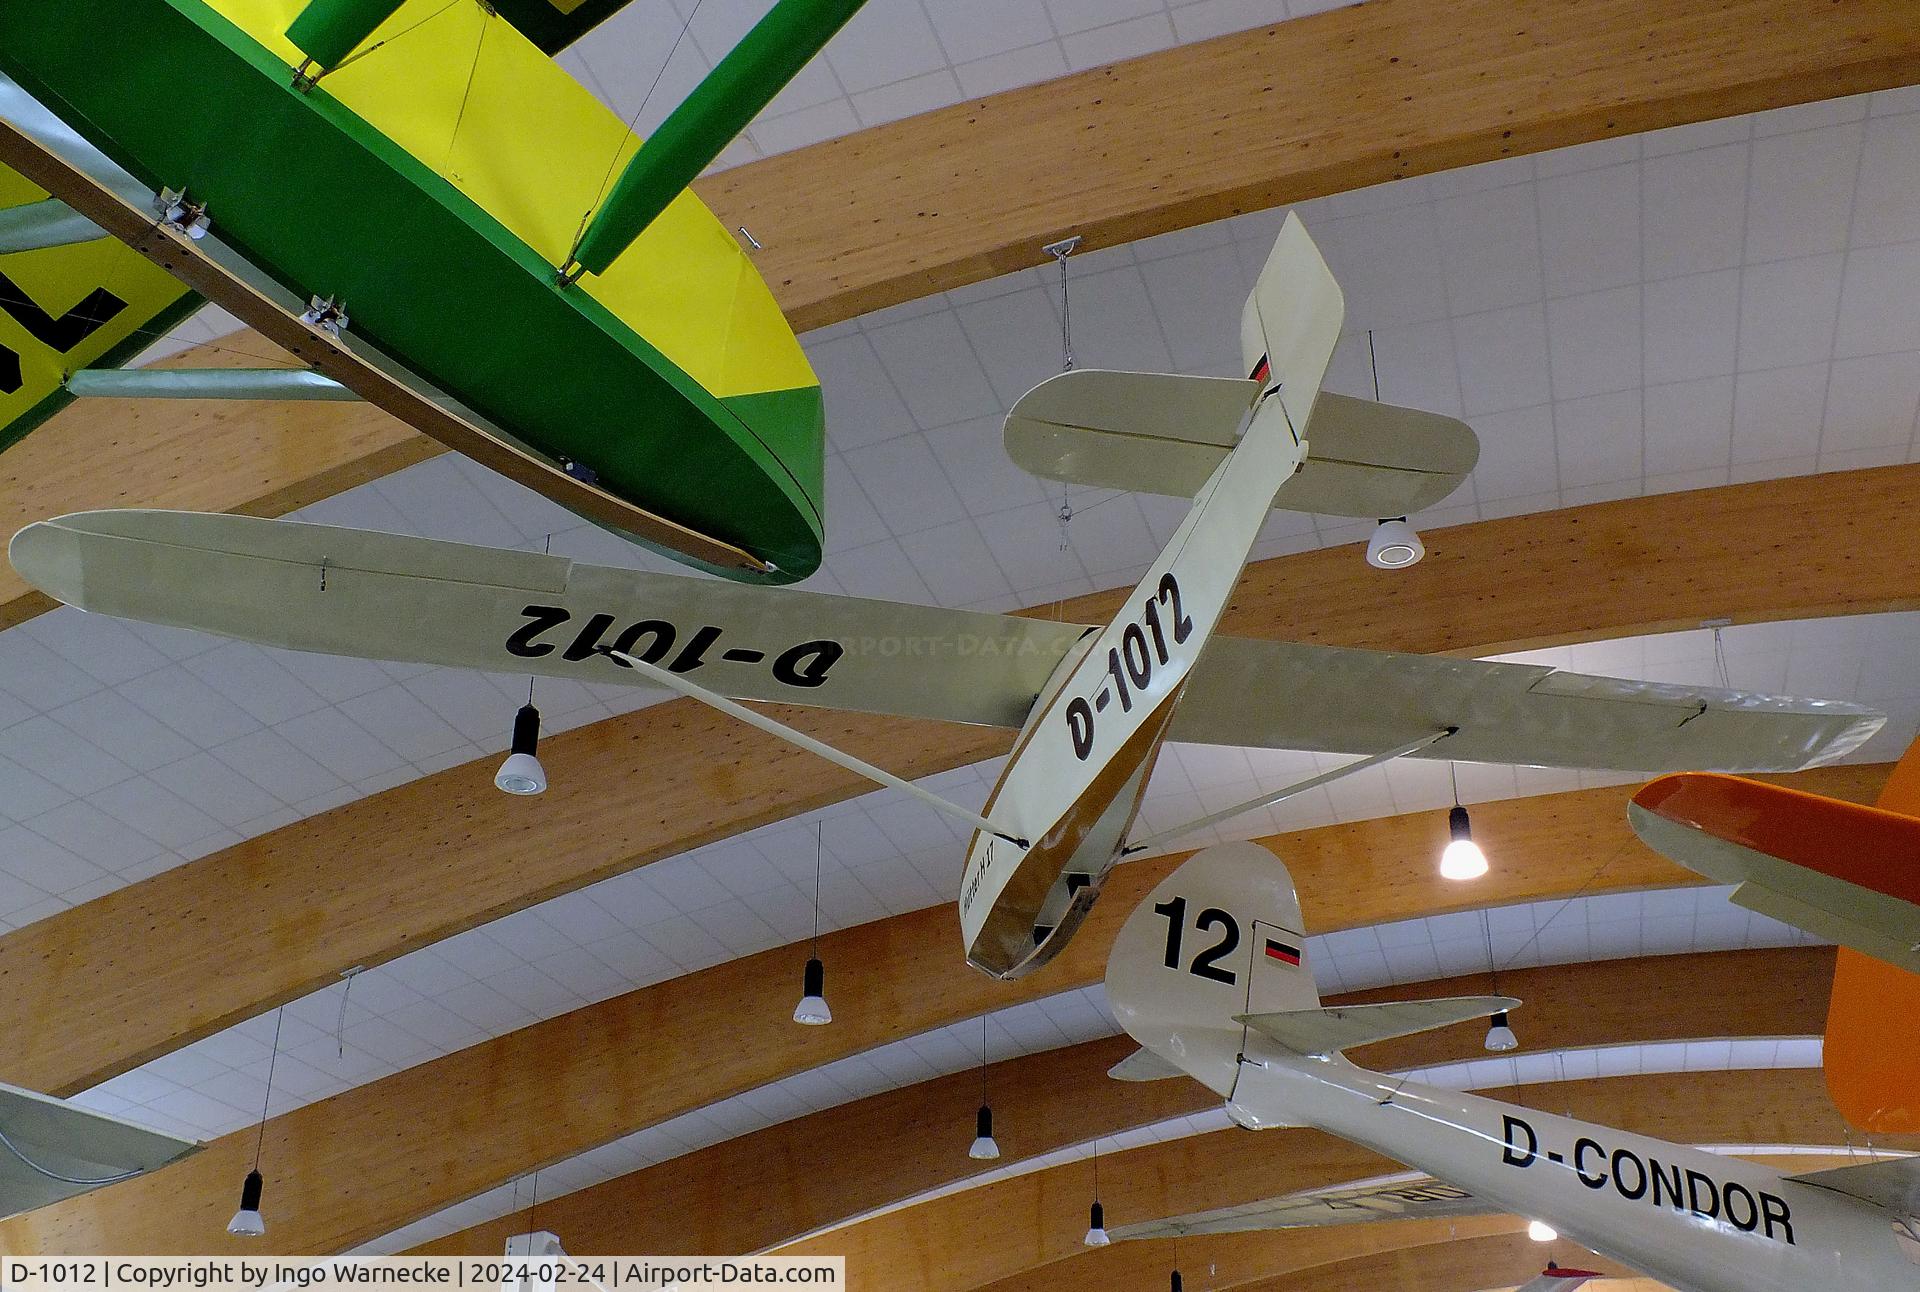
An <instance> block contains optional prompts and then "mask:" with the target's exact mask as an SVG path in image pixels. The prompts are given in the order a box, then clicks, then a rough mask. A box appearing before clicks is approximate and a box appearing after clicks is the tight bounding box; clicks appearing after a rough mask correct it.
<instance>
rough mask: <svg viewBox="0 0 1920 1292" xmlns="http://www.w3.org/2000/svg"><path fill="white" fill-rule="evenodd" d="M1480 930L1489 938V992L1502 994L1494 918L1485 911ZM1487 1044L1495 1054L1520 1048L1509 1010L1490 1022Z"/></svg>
mask: <svg viewBox="0 0 1920 1292" xmlns="http://www.w3.org/2000/svg"><path fill="white" fill-rule="evenodd" d="M1480 930H1481V932H1482V933H1484V934H1485V935H1486V938H1487V992H1488V994H1489V995H1493V996H1498V995H1499V994H1500V970H1499V968H1498V967H1497V966H1496V965H1495V964H1494V963H1493V920H1492V919H1491V918H1489V917H1488V915H1487V913H1486V912H1485V911H1481V912H1480ZM1486 1046H1487V1048H1488V1049H1489V1050H1492V1051H1493V1052H1494V1053H1495V1054H1505V1053H1506V1052H1507V1051H1508V1050H1517V1049H1519V1048H1520V1038H1519V1037H1517V1036H1515V1035H1514V1034H1513V1027H1512V1025H1511V1024H1509V1023H1508V1022H1507V1011H1506V1010H1504V1009H1503V1010H1501V1011H1500V1012H1499V1013H1497V1014H1495V1015H1494V1016H1493V1018H1492V1019H1491V1020H1489V1022H1488V1026H1487V1041H1486Z"/></svg>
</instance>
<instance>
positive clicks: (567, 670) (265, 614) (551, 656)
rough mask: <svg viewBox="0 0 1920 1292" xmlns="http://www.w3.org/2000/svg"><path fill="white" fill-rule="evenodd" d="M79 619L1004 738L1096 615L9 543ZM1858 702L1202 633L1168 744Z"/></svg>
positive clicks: (364, 535) (1800, 760)
mask: <svg viewBox="0 0 1920 1292" xmlns="http://www.w3.org/2000/svg"><path fill="white" fill-rule="evenodd" d="M9 554H10V555H11V557H12V560H13V564H14V567H15V569H17V570H18V571H19V572H20V574H21V575H22V576H23V577H24V578H25V579H26V580H27V581H28V582H29V583H32V584H33V585H34V586H35V587H38V588H40V589H41V590H42V591H44V592H47V593H48V594H50V595H52V596H54V597H57V598H59V599H60V600H61V601H64V602H66V603H68V604H70V605H75V606H78V607H80V608H82V609H85V610H90V611H95V612H97V613H101V614H109V615H117V616H120V617H123V618H128V619H136V620H140V621H143V622H147V623H156V624H165V625H168V626H172V627H179V628H191V629H197V630H200V631H203V632H210V633H215V634H218V635H220V636H225V637H232V638H237V639H239V640H242V641H250V642H256V643H259V644H261V645H265V646H277V647H286V648H289V649H293V650H306V651H317V652H320V653H324V654H332V655H349V656H355V657H358V658H364V659H384V660H395V661H405V662H410V663H421V664H440V665H450V666H453V667H462V668H476V669H484V670H488V671H493V672H501V673H522V674H525V673H534V674H538V675H540V676H545V677H568V678H574V679H576V680H579V681H587V682H602V683H606V682H636V683H637V682H638V681H639V679H638V678H637V677H636V675H635V674H634V672H633V670H632V669H630V668H627V667H625V666H623V665H622V664H621V663H619V662H618V661H617V660H616V659H615V658H614V657H613V652H614V651H616V650H617V651H624V652H626V653H629V654H632V655H635V656H637V657H639V658H641V659H644V660H646V661H647V662H649V663H653V664H657V665H659V666H660V667H662V668H666V669H668V670H670V671H672V672H675V673H679V674H692V675H693V678H694V680H696V681H698V682H699V683H700V685H702V686H703V687H705V688H706V689H708V690H710V691H713V692H715V693H717V694H720V695H724V696H727V697H728V698H730V699H736V700H762V701H770V702H775V703H786V704H805V705H815V706H820V707H824V708H834V709H844V710H851V711H857V712H866V713H882V714H890V715H895V716H899V717H908V718H930V719H936V720H941V721H948V722H963V723H974V724H981V725H987V726H998V727H1008V728H1016V727H1018V726H1020V725H1021V723H1022V722H1023V721H1024V720H1025V719H1026V717H1027V715H1028V713H1029V711H1030V710H1031V709H1032V707H1033V703H1034V699H1035V697H1036V696H1037V695H1038V694H1039V693H1040V691H1041V689H1042V688H1043V687H1044V686H1045V685H1046V683H1047V679H1048V677H1049V676H1050V675H1051V674H1052V673H1053V671H1054V669H1055V667H1056V665H1058V663H1059V662H1060V661H1061V660H1062V659H1063V658H1065V656H1066V655H1067V653H1068V651H1069V650H1071V649H1072V648H1073V646H1074V645H1075V643H1076V642H1078V641H1079V640H1080V639H1081V638H1082V637H1083V636H1084V635H1085V634H1087V633H1089V632H1091V631H1093V629H1092V627H1091V626H1089V625H1086V624H1072V623H1055V622H1052V621H1049V620H1043V619H1029V618H1024V617H1021V616H1016V615H996V614H985V613H980V612H977V611H969V610H948V609H942V608H939V607H933V606H913V605H901V604H896V603H892V602H882V601H869V600H864V599H861V598H857V597H844V596H833V595H828V594H824V593H814V592H801V591H796V590H792V589H768V588H750V587H740V586H735V585H732V584H729V583H723V582H718V581H714V580H697V579H689V578H685V577H682V576H677V575H666V574H653V573H648V572H643V571H637V570H626V569H617V568H613V567H608V566H594V565H587V564H585V563H583V562H576V561H570V560H568V559H566V558H565V557H560V556H545V555H542V554H540V553H536V552H518V551H506V550H500V549H494V548H484V547H474V546H470V545H468V544H463V543H445V542H439V541H437V540H431V539H422V538H412V537H408V536H404V535H397V534H381V533H374V532H370V531H364V530H352V529H342V528H337V527H333V526H326V525H309V524H304V523H299V522H293V521H276V520H262V519H258V518H254V517H247V516H229V515H212V514H202V513H196V512H170V511H140V510H127V511H102V512H82V513H77V514H75V515H71V516H64V517H60V518H58V519H55V520H50V521H42V522H39V523H37V524H33V525H29V526H27V527H26V528H25V529H23V530H21V531H20V532H19V533H18V534H16V535H15V536H14V538H13V542H12V545H11V547H10V548H9ZM1884 721H1885V719H1884V717H1883V716H1882V715H1880V714H1878V713H1876V712H1875V711H1873V710H1871V709H1866V708H1863V707H1860V706H1858V705H1852V704H1843V703H1837V702H1829V701H1821V700H1790V699H1779V698H1774V697H1768V696H1760V695H1752V694H1747V693H1744V692H1738V691H1722V690H1715V689H1712V688H1698V687H1685V686H1673V685H1668V684H1664V683H1653V682H1628V681H1619V680H1615V679H1611V678H1600V677H1589V676H1585V675H1582V674H1577V673H1563V672H1557V671H1555V670H1553V669H1550V668H1545V667H1541V666H1538V665H1528V664H1502V663H1492V662H1486V661H1479V660H1463V659H1453V658H1448V657H1443V656H1428V655H1401V654H1394V653H1389V652H1383V651H1363V650H1347V649H1341V648H1335V647H1324V646H1306V645H1299V644H1295V643H1288V642H1274V641H1255V640H1251V639H1247V638H1233V637H1215V638H1214V639H1213V640H1212V641H1211V642H1210V643H1209V645H1208V648H1207V652H1206V654H1205V656H1204V657H1203V658H1202V659H1201V660H1200V661H1199V662H1198V663H1197V664H1196V665H1195V666H1194V668H1193V671H1192V673H1191V675H1190V677H1189V679H1188V681H1187V685H1186V689H1185V691H1184V693H1183V695H1182V698H1181V703H1180V705H1179V706H1178V708H1177V709H1176V711H1175V713H1174V716H1173V721H1172V726H1171V732H1170V738H1171V739H1174V740H1183V741H1191V742H1197V743H1202V744H1227V745H1247V746H1255V747H1261V748H1275V749H1298V750H1308V751H1314V752H1324V753H1352V754H1372V753H1377V752H1379V751H1381V750H1386V749H1393V748H1395V747H1397V746H1400V745H1405V744H1409V743H1411V742H1414V741H1417V740H1419V739H1420V738H1421V737H1423V736H1426V735H1428V734H1430V733H1432V732H1434V731H1436V730H1444V729H1446V728H1448V727H1457V728H1458V729H1459V730H1458V731H1457V732H1455V734H1453V735H1451V736H1449V737H1447V738H1446V739H1445V740H1441V741H1439V742H1437V743H1435V744H1432V745H1429V746H1427V747H1426V748H1424V749H1421V750H1418V751H1416V752H1415V753H1413V754H1411V755H1410V756H1411V757H1427V758H1448V759H1460V760H1463V761H1477V762H1504V763H1525V764H1533V765H1537V766H1549V767H1588V768H1603V769H1612V770H1619V771H1633V772H1661V771H1673V770H1678V769H1682V768H1695V767H1721V768H1736V767H1737V768H1744V769H1748V770H1756V771H1786V770H1793V769H1797V768H1800V767H1804V766H1807V765H1809V764H1811V763H1815V762H1821V761H1830V760H1832V759H1835V758H1838V757H1841V756H1842V755H1844V754H1846V753H1848V752H1850V751H1851V750H1853V749H1854V748H1856V747H1858V746H1859V744H1860V743H1861V742H1863V741H1865V740H1866V739H1867V738H1868V737H1869V736H1871V735H1872V734H1873V733H1874V732H1875V731H1877V730H1879V728H1880V726H1881V724H1882V723H1883V722H1884Z"/></svg>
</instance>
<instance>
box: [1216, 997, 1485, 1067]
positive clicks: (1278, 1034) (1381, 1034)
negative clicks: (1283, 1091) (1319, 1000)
mask: <svg viewBox="0 0 1920 1292" xmlns="http://www.w3.org/2000/svg"><path fill="white" fill-rule="evenodd" d="M1519 1007H1520V1002H1519V1001H1517V1000H1515V999H1514V998H1513V997H1511V996H1447V997H1443V998H1441V999H1438V1000H1396V1001H1388V1002H1386V1003H1384V1004H1379V1005H1329V1006H1326V1007H1324V1008H1321V1009H1289V1010H1282V1011H1280V1012H1278V1013H1272V1014H1236V1015H1234V1018H1233V1021H1234V1022H1236V1023H1245V1024H1246V1025H1247V1026H1248V1027H1250V1028H1252V1029H1253V1030H1254V1031H1256V1032H1258V1033H1260V1035H1262V1036H1264V1037H1266V1038H1267V1039H1268V1040H1270V1041H1273V1042H1274V1043H1275V1044H1277V1045H1282V1046H1285V1047H1286V1048H1287V1049H1289V1050H1292V1051H1293V1052H1294V1053H1295V1054H1305V1055H1309V1056H1325V1055H1332V1054H1338V1053H1339V1052H1340V1051H1342V1050H1346V1049H1351V1048H1353V1047H1355V1046H1360V1045H1371V1044H1373V1043H1374V1042H1375V1041H1391V1040H1393V1039H1394V1038H1395V1037H1397V1036H1412V1035H1414V1034H1415V1033H1417V1032H1431V1031H1434V1030H1435V1029H1437V1028H1442V1027H1451V1026H1453V1024H1455V1023H1464V1022H1466V1021H1467V1020H1469V1019H1474V1018H1487V1017H1489V1016H1491V1015H1494V1014H1498V1013H1499V1012H1501V1011H1502V1010H1508V1009H1518V1008H1519Z"/></svg>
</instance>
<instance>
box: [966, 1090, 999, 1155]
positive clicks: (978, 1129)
mask: <svg viewBox="0 0 1920 1292" xmlns="http://www.w3.org/2000/svg"><path fill="white" fill-rule="evenodd" d="M967 1156H968V1157H970V1158H972V1159H974V1160H975V1161H976V1162H991V1161H993V1160H994V1159H996V1158H998V1157H999V1156H1000V1142H999V1141H998V1140H996V1139H994V1137H993V1109H992V1108H990V1107H989V1106H988V1105H986V1104H981V1105H980V1111H979V1112H977V1113H975V1114H974V1118H973V1143H972V1144H971V1145H969V1146H968V1148H967Z"/></svg>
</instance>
